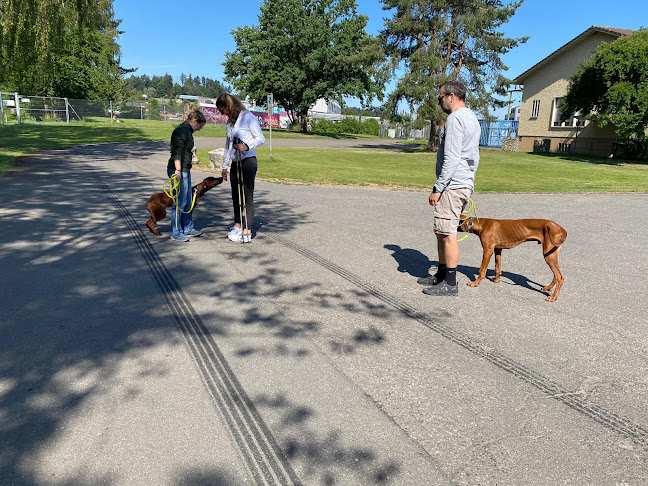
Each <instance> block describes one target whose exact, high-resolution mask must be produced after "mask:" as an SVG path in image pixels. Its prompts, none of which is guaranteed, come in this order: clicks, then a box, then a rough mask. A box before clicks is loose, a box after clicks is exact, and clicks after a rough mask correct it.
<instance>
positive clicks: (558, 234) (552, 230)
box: [546, 221, 567, 246]
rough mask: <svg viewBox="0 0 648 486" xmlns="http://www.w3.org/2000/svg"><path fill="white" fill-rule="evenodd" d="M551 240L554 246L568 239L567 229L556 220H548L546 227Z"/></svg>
mask: <svg viewBox="0 0 648 486" xmlns="http://www.w3.org/2000/svg"><path fill="white" fill-rule="evenodd" d="M546 231H547V235H549V240H550V241H551V244H552V245H554V246H560V245H562V244H563V243H564V242H565V240H566V239H567V230H565V228H563V227H562V226H560V225H559V224H558V223H555V222H554V221H548V222H547V227H546Z"/></svg>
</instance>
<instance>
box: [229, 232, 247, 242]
mask: <svg viewBox="0 0 648 486" xmlns="http://www.w3.org/2000/svg"><path fill="white" fill-rule="evenodd" d="M227 237H228V238H229V239H230V240H232V241H235V242H237V243H251V242H252V235H250V234H247V235H244V234H243V233H238V234H236V235H229V234H228V235H227Z"/></svg>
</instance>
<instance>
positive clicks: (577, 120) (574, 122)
mask: <svg viewBox="0 0 648 486" xmlns="http://www.w3.org/2000/svg"><path fill="white" fill-rule="evenodd" d="M561 101H562V98H555V99H554V102H553V110H552V111H553V114H552V116H551V126H553V127H570V128H571V127H584V126H585V117H584V116H583V114H582V113H581V111H580V110H579V111H577V112H576V113H574V114H573V115H572V116H571V117H569V118H567V120H565V121H564V122H562V123H561V121H560V115H561V111H560V102H561Z"/></svg>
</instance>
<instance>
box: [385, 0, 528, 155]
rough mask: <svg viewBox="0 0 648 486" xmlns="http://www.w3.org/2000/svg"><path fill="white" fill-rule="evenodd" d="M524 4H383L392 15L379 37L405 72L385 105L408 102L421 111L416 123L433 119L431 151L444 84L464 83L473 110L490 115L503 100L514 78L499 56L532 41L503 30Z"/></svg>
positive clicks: (416, 0) (420, 0) (474, 0)
mask: <svg viewBox="0 0 648 486" xmlns="http://www.w3.org/2000/svg"><path fill="white" fill-rule="evenodd" d="M522 1H523V0H519V1H514V2H511V3H509V4H504V2H503V1H501V0H382V3H383V9H384V10H389V11H391V10H393V11H394V15H393V17H392V18H391V19H387V20H386V21H385V29H384V30H383V31H382V32H381V34H380V37H381V39H382V41H383V46H384V48H385V50H386V52H387V54H388V56H389V59H390V62H391V67H392V69H394V70H395V69H396V68H403V69H404V73H403V75H402V76H401V77H400V78H399V79H398V80H397V84H396V88H395V90H394V92H393V93H392V94H391V95H390V97H389V100H388V102H387V107H388V108H389V109H390V111H392V112H393V113H395V112H396V110H397V106H398V103H399V102H400V101H402V100H404V101H406V102H407V103H408V104H409V106H410V107H411V108H412V109H415V108H416V109H417V114H418V120H431V121H432V128H433V129H432V130H431V134H430V140H429V143H428V147H429V148H430V149H434V148H436V136H437V132H438V127H439V126H440V125H441V123H443V121H444V120H445V114H444V113H443V111H442V110H441V109H440V107H439V106H438V103H437V94H438V91H439V88H440V86H441V85H443V84H444V83H446V82H448V81H452V80H459V81H462V82H463V83H464V84H465V85H466V87H467V89H468V92H469V95H468V99H467V102H468V104H469V106H470V108H471V109H473V110H474V111H476V112H477V113H479V114H481V115H482V116H484V117H488V116H489V114H488V109H489V107H493V108H499V107H502V106H504V104H505V101H504V100H503V99H501V98H498V96H503V95H504V94H505V93H506V89H507V86H508V85H509V84H511V80H510V79H508V78H506V77H505V76H503V75H502V71H506V70H507V69H508V68H507V67H506V66H505V65H504V64H503V63H502V61H501V56H502V55H503V54H505V53H507V52H508V51H510V50H511V49H513V48H514V47H516V46H517V45H519V44H521V43H524V42H526V41H527V40H528V37H520V38H508V37H505V36H504V34H503V33H502V32H501V31H500V28H501V27H502V25H503V24H505V23H506V22H507V21H508V20H509V19H510V17H511V16H512V15H513V14H514V13H515V10H516V9H517V8H518V7H519V6H520V5H521V4H522Z"/></svg>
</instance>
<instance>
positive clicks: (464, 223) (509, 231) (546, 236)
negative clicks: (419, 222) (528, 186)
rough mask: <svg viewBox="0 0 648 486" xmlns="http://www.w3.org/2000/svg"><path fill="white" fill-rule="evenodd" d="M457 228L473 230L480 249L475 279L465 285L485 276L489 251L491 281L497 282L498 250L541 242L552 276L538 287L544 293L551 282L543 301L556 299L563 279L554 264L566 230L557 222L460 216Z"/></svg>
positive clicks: (499, 260)
mask: <svg viewBox="0 0 648 486" xmlns="http://www.w3.org/2000/svg"><path fill="white" fill-rule="evenodd" d="M458 231H463V232H468V233H474V234H476V235H477V236H479V240H480V241H481V244H482V248H483V249H484V255H483V258H482V262H481V267H480V268H479V275H478V276H477V280H475V281H474V282H468V285H470V286H471V287H477V285H479V282H480V281H481V280H482V279H483V278H484V277H485V276H486V270H487V269H488V263H489V262H490V259H491V256H493V252H495V277H494V278H492V279H491V280H492V281H493V282H499V280H500V276H501V275H502V250H507V249H509V248H513V247H515V246H517V245H519V244H520V243H524V242H525V241H537V242H538V243H539V244H541V245H542V254H543V255H544V259H545V261H546V262H547V265H549V268H551V271H552V272H553V275H554V278H553V280H552V281H551V283H550V284H549V285H547V286H546V287H542V290H543V291H545V292H548V291H550V290H551V289H552V288H553V287H554V285H555V286H556V290H555V291H554V293H553V294H551V295H549V297H547V300H548V301H549V302H555V301H556V299H557V298H558V294H559V293H560V288H561V287H562V285H563V282H564V281H565V279H564V277H563V275H562V273H561V271H560V267H559V266H558V254H559V253H560V245H562V244H563V243H564V241H565V239H567V231H565V229H564V228H563V227H562V226H560V225H559V224H558V223H555V222H554V221H551V220H549V219H488V218H462V219H461V224H460V225H459V227H458Z"/></svg>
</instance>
